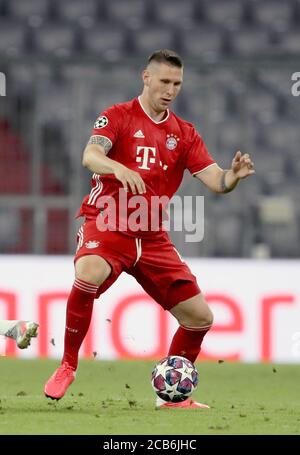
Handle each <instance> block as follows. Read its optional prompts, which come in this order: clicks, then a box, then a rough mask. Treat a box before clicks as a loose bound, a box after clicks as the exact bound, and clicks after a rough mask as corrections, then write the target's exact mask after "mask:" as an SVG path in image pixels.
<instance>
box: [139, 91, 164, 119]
mask: <svg viewBox="0 0 300 455" xmlns="http://www.w3.org/2000/svg"><path fill="white" fill-rule="evenodd" d="M138 103H139V105H140V107H141V109H142V111H143V112H144V114H146V115H147V117H148V118H149V119H150V120H151V121H152V122H153V123H155V124H156V125H160V124H161V123H164V122H166V121H167V120H168V118H169V117H170V111H169V109H167V116H166V118H164V119H162V120H160V121H159V122H156V121H155V120H153V118H151V117H150V115H149V114H147V112H146V111H145V109H144V107H143V105H142V103H141V100H140V97H139V96H138Z"/></svg>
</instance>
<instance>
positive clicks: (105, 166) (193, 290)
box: [44, 50, 255, 408]
mask: <svg viewBox="0 0 300 455" xmlns="http://www.w3.org/2000/svg"><path fill="white" fill-rule="evenodd" d="M142 77H143V82H144V87H143V91H142V94H141V95H140V96H139V97H138V98H135V99H133V100H131V101H129V102H126V103H122V104H117V105H114V106H112V107H110V108H108V109H107V110H105V111H104V112H103V113H101V115H100V116H99V117H98V118H97V120H96V122H95V124H94V129H93V131H92V134H91V137H90V140H89V142H88V144H87V146H86V148H85V150H84V152H83V160H82V164H83V166H85V167H87V168H88V169H89V170H90V171H91V172H92V173H93V177H92V189H91V192H90V194H89V195H88V196H86V197H85V199H84V200H83V203H82V205H81V209H80V211H79V216H83V217H84V218H85V219H84V223H83V224H82V226H81V228H80V229H79V232H78V248H77V253H76V257H75V281H74V285H73V288H72V290H71V293H70V296H69V299H68V302H67V310H66V329H65V339H64V355H63V359H62V362H61V365H60V367H59V368H58V369H57V370H56V371H55V372H54V374H53V375H52V376H51V377H50V379H49V380H48V382H47V383H46V385H45V388H44V392H45V395H46V396H47V397H50V398H52V399H60V398H62V397H63V396H64V394H65V392H66V390H67V389H68V387H69V386H70V384H71V383H72V382H73V381H74V379H75V373H76V369H77V364H78V351H79V348H80V346H81V344H82V342H83V340H84V338H85V335H86V333H87V330H88V328H89V324H90V320H91V316H92V309H93V302H94V299H95V298H98V297H99V296H100V294H102V293H103V292H104V291H105V290H107V289H108V288H109V287H110V286H111V285H112V283H113V282H115V281H116V279H117V278H118V276H119V275H120V274H121V273H122V272H123V271H125V272H127V273H129V274H130V275H132V276H134V277H135V279H136V280H137V281H138V282H139V283H140V284H141V286H142V287H143V288H144V290H145V291H146V292H147V293H148V294H149V295H150V296H151V297H153V299H154V300H155V301H156V302H157V303H158V304H160V305H161V306H162V307H163V308H164V309H165V310H168V311H170V312H171V314H172V315H173V316H174V317H175V318H176V319H177V320H178V323H179V327H178V329H177V331H176V333H175V335H174V338H173V340H172V342H171V346H170V349H169V352H168V355H179V356H184V357H186V358H187V359H189V360H191V361H192V362H195V360H196V359H197V356H198V354H199V352H200V347H201V343H202V341H203V338H204V336H205V335H206V333H207V332H208V331H209V329H210V328H211V325H212V322H213V315H212V312H211V310H210V308H209V307H208V305H207V303H206V301H205V298H204V295H203V293H202V292H201V291H200V288H199V286H198V284H197V281H196V278H195V276H194V275H193V274H192V273H191V271H190V269H189V267H188V265H187V264H186V263H185V262H184V261H183V260H182V259H181V258H180V255H179V254H178V252H177V251H176V249H175V247H174V245H173V244H172V243H171V241H170V239H169V237H168V235H167V232H166V231H165V230H164V229H163V227H162V226H163V225H162V219H163V217H164V209H165V206H164V204H162V207H161V210H160V212H159V213H158V214H157V213H155V210H153V209H152V205H151V202H153V200H154V199H155V197H156V198H157V197H163V196H165V197H167V198H168V199H170V198H171V197H172V195H173V194H174V193H175V191H176V190H177V188H178V187H179V185H180V182H181V180H182V177H183V173H184V170H185V169H188V170H189V171H190V173H191V174H192V175H193V176H194V177H196V178H197V179H199V180H200V181H201V182H202V183H204V184H205V185H206V186H207V187H208V188H210V189H211V190H212V191H215V192H217V193H228V192H229V191H231V190H233V189H234V188H235V186H236V185H237V183H238V182H239V180H240V179H243V178H245V177H248V176H250V175H252V174H254V172H255V171H254V165H253V162H252V160H251V158H250V156H249V155H248V154H242V153H241V152H239V151H238V152H237V153H236V154H235V156H234V158H233V161H232V164H231V168H230V169H229V170H223V169H221V168H220V167H219V166H218V165H217V164H216V163H215V161H214V160H213V158H212V157H211V156H210V154H209V153H208V151H207V148H206V146H205V143H204V141H203V139H202V138H201V136H200V135H199V133H198V132H197V131H196V130H195V128H194V126H193V125H192V124H191V123H189V122H187V121H185V120H183V119H181V118H179V117H178V116H177V115H175V114H174V113H173V112H171V111H170V110H169V107H170V104H171V103H172V101H173V100H174V99H175V98H176V96H177V95H178V93H179V91H180V89H181V86H182V80H183V63H182V60H181V58H180V57H179V56H178V54H176V53H175V52H173V51H170V50H160V51H156V52H154V53H153V54H152V55H151V56H150V58H149V60H148V65H147V67H146V69H145V70H144V71H143V76H142ZM124 195H126V197H127V198H128V199H126V203H124V200H125V199H124ZM135 198H138V201H139V203H140V205H141V206H143V210H142V211H141V212H140V220H141V219H142V218H143V221H142V222H140V223H139V221H140V220H138V218H139V217H136V218H135V221H136V223H135V224H134V223H133V222H132V221H133V219H134V217H135V214H134V211H133V209H132V208H133V207H136V204H135V202H136V201H137V199H135ZM141 198H143V201H142V199H141ZM112 200H113V201H114V204H112V203H111V202H112ZM144 202H145V204H144ZM114 205H115V206H114ZM145 207H146V208H145ZM113 209H115V212H114V210H113ZM145 211H146V212H147V217H146V218H147V220H146V221H147V222H148V223H147V222H145V217H144V215H145ZM112 212H114V213H116V214H117V215H116V219H114V216H112V215H113V213H112ZM149 220H150V221H151V223H152V222H153V225H155V226H158V228H157V229H152V224H151V226H150V222H149ZM104 224H106V229H104V228H103V225H104ZM138 323H139V324H144V323H145V322H144V321H142V320H141V321H138ZM156 406H157V407H174V408H177V407H186V408H207V407H208V406H207V405H202V404H201V403H197V402H195V401H194V400H192V399H188V400H186V401H184V402H182V403H165V402H164V401H162V400H160V399H158V400H157V403H156Z"/></svg>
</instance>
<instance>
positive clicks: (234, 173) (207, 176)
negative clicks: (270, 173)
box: [194, 151, 255, 193]
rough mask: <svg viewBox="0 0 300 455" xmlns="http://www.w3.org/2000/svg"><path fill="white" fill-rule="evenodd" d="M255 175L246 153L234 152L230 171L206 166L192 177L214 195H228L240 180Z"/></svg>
mask: <svg viewBox="0 0 300 455" xmlns="http://www.w3.org/2000/svg"><path fill="white" fill-rule="evenodd" d="M253 174H255V170H254V163H253V161H252V160H251V157H250V155H249V154H248V153H245V154H244V155H242V153H241V152H240V151H238V152H236V154H235V156H234V158H233V160H232V163H231V168H230V169H221V168H220V167H219V166H218V165H217V164H215V165H211V166H208V167H207V168H206V169H204V170H203V171H200V172H198V173H197V174H195V175H194V176H195V177H197V178H198V179H199V180H201V182H203V183H204V185H206V186H207V187H208V188H209V189H210V190H212V191H215V192H216V193H229V192H230V191H232V190H233V189H234V188H235V187H236V185H237V184H238V182H239V181H240V180H241V179H244V178H246V177H249V175H253Z"/></svg>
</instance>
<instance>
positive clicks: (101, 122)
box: [94, 115, 108, 129]
mask: <svg viewBox="0 0 300 455" xmlns="http://www.w3.org/2000/svg"><path fill="white" fill-rule="evenodd" d="M106 125H108V118H107V117H105V115H101V117H99V118H97V120H96V121H95V124H94V128H96V129H99V128H104V127H105V126H106Z"/></svg>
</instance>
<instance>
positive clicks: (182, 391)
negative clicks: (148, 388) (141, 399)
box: [151, 355, 198, 403]
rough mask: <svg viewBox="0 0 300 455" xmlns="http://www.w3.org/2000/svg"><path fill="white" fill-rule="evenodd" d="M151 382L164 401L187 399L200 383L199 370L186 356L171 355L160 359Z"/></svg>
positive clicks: (176, 401)
mask: <svg viewBox="0 0 300 455" xmlns="http://www.w3.org/2000/svg"><path fill="white" fill-rule="evenodd" d="M151 384H152V387H153V389H154V391H155V392H156V394H157V395H158V396H159V397H160V398H162V399H163V400H164V401H172V402H173V403H178V402H180V401H184V400H186V399H187V398H188V397H189V396H190V395H192V393H193V391H194V390H196V388H197V385H198V371H197V370H196V368H195V366H194V364H193V363H192V362H191V361H190V360H188V359H186V358H185V357H181V356H177V355H176V356H175V355H170V356H169V357H165V358H164V359H162V360H160V362H158V363H157V364H156V365H155V367H154V370H153V371H152V379H151Z"/></svg>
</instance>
